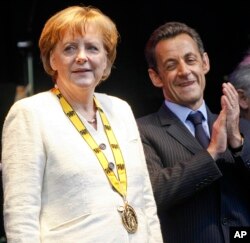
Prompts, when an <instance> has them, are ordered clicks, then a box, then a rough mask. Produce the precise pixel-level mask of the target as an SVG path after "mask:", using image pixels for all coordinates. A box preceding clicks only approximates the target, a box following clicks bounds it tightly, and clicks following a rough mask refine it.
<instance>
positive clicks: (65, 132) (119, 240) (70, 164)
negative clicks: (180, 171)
mask: <svg viewBox="0 0 250 243" xmlns="http://www.w3.org/2000/svg"><path fill="white" fill-rule="evenodd" d="M95 95H96V97H97V99H98V100H99V102H100V103H101V106H102V108H103V110H104V112H105V114H106V115H107V118H108V120H109V122H110V124H111V127H112V129H113V131H114V133H115V136H116V138H117V140H118V143H119V145H120V147H121V150H122V154H123V157H124V160H125V165H126V171H127V181H128V193H127V194H128V195H127V200H128V202H129V204H130V205H132V207H133V208H134V209H135V211H136V213H137V216H138V225H139V226H138V231H137V232H136V233H135V234H129V233H128V232H127V231H126V230H125V228H124V226H123V225H122V222H121V216H120V215H119V213H118V211H117V208H118V207H119V206H121V205H123V200H122V198H121V196H120V195H119V194H118V193H117V192H115V191H114V190H113V189H112V188H111V185H110V184H109V182H108V179H107V177H106V175H105V174H104V172H103V169H102V167H101V165H100V163H99V161H98V160H97V158H96V156H95V154H94V153H93V152H92V151H91V150H90V148H89V145H88V144H87V143H86V142H85V141H84V140H83V138H82V137H81V136H80V134H79V133H78V132H77V130H76V129H75V127H74V126H73V125H72V123H71V121H70V120H69V119H68V118H67V116H66V115H65V114H64V112H63V110H62V107H61V105H60V103H59V100H58V98H57V97H56V96H55V95H54V94H52V93H51V92H50V91H47V92H42V93H40V94H37V95H34V96H31V97H28V98H24V99H22V100H20V101H17V102H16V103H15V104H14V105H13V106H12V108H11V110H10V111H9V113H8V115H7V118H6V120H5V123H4V128H3V138H2V144H3V153H2V163H3V168H2V169H3V187H4V222H5V230H6V235H7V239H8V243H38V242H41V243H59V242H60V243H78V242H84V243H98V242H105V243H113V242H114V243H126V242H134V243H139V242H140V243H147V242H148V243H154V242H162V236H161V232H160V225H159V221H158V217H157V212H156V205H155V201H154V197H153V192H152V188H151V184H150V180H149V175H148V171H147V167H146V162H145V158H144V153H143V148H142V144H141V140H140V137H139V132H138V129H137V125H136V122H135V118H134V116H133V114H132V111H131V108H130V106H129V105H128V104H127V103H126V102H125V101H123V100H121V99H119V98H116V97H113V96H108V95H105V94H100V93H96V94H95ZM97 120H98V129H97V131H93V130H94V129H92V132H91V134H93V135H94V137H95V139H96V141H97V142H98V143H105V144H106V145H107V147H108V144H107V140H106V137H105V136H104V131H103V129H102V126H101V120H100V117H98V119H97ZM106 151H107V152H105V153H106V155H107V157H108V158H109V159H112V156H111V155H112V154H111V153H110V151H109V150H108V149H107V150H106Z"/></svg>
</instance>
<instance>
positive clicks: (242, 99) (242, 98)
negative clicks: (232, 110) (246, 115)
mask: <svg viewBox="0 0 250 243" xmlns="http://www.w3.org/2000/svg"><path fill="white" fill-rule="evenodd" d="M237 92H238V95H239V105H240V108H241V109H243V110H246V109H248V108H249V100H248V99H249V98H248V97H247V96H246V94H245V91H244V90H243V89H237Z"/></svg>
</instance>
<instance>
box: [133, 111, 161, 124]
mask: <svg viewBox="0 0 250 243" xmlns="http://www.w3.org/2000/svg"><path fill="white" fill-rule="evenodd" d="M157 119H158V115H157V112H154V113H150V114H148V115H145V116H142V117H139V118H137V119H136V121H137V123H138V125H142V126H143V125H144V124H148V123H154V122H155V121H156V120H157Z"/></svg>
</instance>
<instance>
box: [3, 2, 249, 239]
mask: <svg viewBox="0 0 250 243" xmlns="http://www.w3.org/2000/svg"><path fill="white" fill-rule="evenodd" d="M75 4H84V5H93V6H95V7H98V8H100V9H101V10H102V11H103V12H104V13H105V14H107V15H108V16H109V17H111V18H112V19H113V20H114V21H115V23H116V24H117V28H118V30H119V32H120V35H121V39H120V42H119V45H118V55H117V59H116V62H115V67H114V69H113V71H112V73H111V76H110V78H109V79H108V80H106V81H105V82H104V83H103V84H101V85H100V87H98V91H101V92H106V93H108V94H111V95H115V96H119V97H121V98H123V99H125V100H127V101H128V102H129V104H130V105H131V106H132V109H133V111H134V114H135V116H136V117H140V116H142V115H145V114H147V113H149V112H153V111H155V110H157V109H158V107H159V106H160V104H161V103H162V100H163V99H162V98H163V97H162V94H161V91H160V90H158V89H156V88H154V87H153V86H152V84H151V82H150V80H149V78H148V75H147V66H146V62H145V59H144V53H143V50H144V46H145V43H146V41H147V39H148V37H149V35H150V34H151V32H152V31H153V30H154V29H155V28H156V27H158V26H159V25H161V24H163V23H164V22H166V21H182V22H185V23H187V24H188V25H190V26H191V27H193V28H195V29H196V30H197V31H198V32H199V33H200V35H201V38H202V40H203V42H204V45H205V49H206V51H207V52H208V55H209V57H210V63H211V71H210V72H209V73H208V75H207V88H206V92H205V99H206V102H207V104H208V105H209V106H210V108H211V110H212V111H213V112H218V111H219V109H220V96H221V84H222V82H223V80H224V78H225V76H226V75H227V74H229V73H230V72H231V71H232V70H233V68H235V66H236V65H237V63H238V62H239V61H240V60H241V58H242V57H243V55H244V52H245V51H246V50H247V48H248V47H249V44H250V41H249V39H250V37H249V36H250V27H249V24H250V21H249V7H248V1H245V0H237V1H235V0H230V1H228V0H227V1H225V0H220V1H217V3H215V1H204V0H203V1H192V0H145V2H144V1H143V0H134V1H131V0H125V1H123V0H102V1H101V0H92V1H73V0H12V1H10V0H2V2H1V14H0V31H1V34H0V54H1V56H0V89H1V90H0V130H1V127H2V123H3V120H4V117H5V115H6V113H7V111H8V109H9V108H10V106H11V105H12V104H13V102H14V96H15V88H16V86H17V85H23V84H24V85H25V84H27V65H26V56H27V49H25V50H24V49H22V50H21V49H20V48H18V47H17V43H18V42H20V41H31V42H32V43H33V46H32V47H31V48H30V49H29V51H30V53H31V54H32V56H33V59H34V63H33V66H34V90H35V93H37V92H40V91H44V90H48V89H50V88H51V87H52V82H51V80H50V78H49V77H48V76H47V75H46V74H45V72H44V71H43V68H42V64H41V61H40V57H39V50H38V45H37V43H38V39H39V35H40V33H41V30H42V28H43V25H44V23H45V21H46V20H47V19H48V18H49V17H50V16H52V15H53V14H54V13H55V12H57V11H59V10H61V9H62V8H65V7H67V6H70V5H75ZM0 135H1V134H0ZM0 150H1V147H0ZM1 212H2V210H1ZM0 217H1V215H0ZM0 226H1V224H0ZM0 230H1V232H0V237H1V235H3V233H2V232H3V231H2V229H0ZM0 240H1V239H0Z"/></svg>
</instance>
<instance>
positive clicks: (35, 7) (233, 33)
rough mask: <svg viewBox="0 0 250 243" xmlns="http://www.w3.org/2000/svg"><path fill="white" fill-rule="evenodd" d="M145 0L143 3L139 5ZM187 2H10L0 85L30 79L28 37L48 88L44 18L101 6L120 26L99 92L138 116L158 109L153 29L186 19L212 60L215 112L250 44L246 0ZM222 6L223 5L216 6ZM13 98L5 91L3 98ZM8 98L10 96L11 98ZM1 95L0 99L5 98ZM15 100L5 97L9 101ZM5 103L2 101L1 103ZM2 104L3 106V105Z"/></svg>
mask: <svg viewBox="0 0 250 243" xmlns="http://www.w3.org/2000/svg"><path fill="white" fill-rule="evenodd" d="M139 2H141V3H139ZM217 2H218V3H214V1H187V0H182V1H181V0H175V1H174V0H171V1H170V0H154V1H152V0H147V2H145V3H143V1H142V0H140V1H137V0H134V1H130V0H127V1H122V0H116V1H115V0H112V1H111V0H102V1H101V0H92V1H73V0H14V1H6V3H5V5H4V7H2V11H1V12H2V14H1V16H0V27H1V32H2V33H1V36H2V37H1V39H0V44H1V45H0V46H1V54H2V55H1V58H0V68H1V70H0V71H1V72H0V74H1V76H0V83H2V84H3V83H4V84H6V83H8V85H7V86H8V87H7V88H8V89H9V90H10V93H11V92H13V87H14V86H15V85H16V84H22V83H25V82H27V80H26V77H25V75H26V74H25V72H26V69H25V68H26V66H25V65H26V62H25V60H26V59H25V54H26V52H24V51H21V50H20V49H18V48H17V42H18V41H24V40H30V41H32V43H33V47H32V49H31V51H32V54H33V57H34V82H35V83H34V88H35V92H39V91H43V90H46V89H49V88H50V87H51V85H52V82H51V81H50V78H49V77H48V76H47V75H46V74H45V73H44V71H43V68H42V65H41V62H40V58H39V50H38V47H37V46H38V45H37V43H38V38H39V35H40V33H41V30H42V27H43V25H44V23H45V21H46V20H47V19H48V18H49V17H50V16H51V15H53V14H54V13H55V12H56V11H58V10H60V9H62V8H64V7H67V6H70V5H74V4H84V5H93V6H95V7H98V8H100V9H101V10H102V11H103V12H104V13H105V14H107V15H108V16H109V17H111V18H112V19H113V20H114V21H115V22H116V24H117V28H118V30H119V32H120V35H121V39H120V43H119V45H118V54H117V59H116V62H115V67H114V69H113V71H112V73H111V76H110V78H109V79H108V80H106V81H105V83H103V84H101V85H100V87H99V88H98V91H102V92H107V93H109V94H111V95H116V96H119V97H121V98H123V99H125V100H127V101H128V102H129V103H130V105H131V106H132V108H133V110H134V113H135V116H136V117H139V116H142V115H144V114H147V113H149V112H152V111H154V110H157V109H158V107H159V105H160V104H161V102H162V94H161V91H160V90H158V89H156V88H154V87H153V86H152V84H151V82H150V80H149V78H148V75H147V66H146V62H145V59H144V53H143V50H144V46H145V43H146V41H147V39H148V37H149V35H150V34H151V32H152V31H153V30H154V29H155V28H156V27H158V26H159V25H161V24H163V23H164V22H166V21H183V22H185V23H187V24H188V25H190V26H192V27H193V28H195V29H196V30H197V31H198V32H199V33H200V35H201V37H202V39H203V42H204V45H205V49H206V51H207V52H208V55H209V57H210V62H211V71H210V72H209V74H208V75H207V89H206V92H205V98H206V101H207V103H208V105H209V106H210V108H211V110H212V111H214V112H218V110H219V109H220V106H219V104H220V95H221V83H222V81H223V79H224V76H225V75H227V74H229V73H230V72H231V71H232V70H233V68H234V67H235V66H236V64H237V63H238V62H239V61H240V59H241V58H242V56H243V54H244V52H245V51H246V49H247V48H248V46H249V35H250V27H249V24H250V21H249V8H248V6H247V5H248V1H245V0H238V1H234V0H231V1H217ZM218 4H219V5H220V6H218ZM3 95H4V96H5V97H6V96H7V98H9V99H10V96H11V94H9V92H8V91H7V90H4V91H2V92H1V96H3ZM7 98H6V99H7ZM1 100H2V99H0V102H1ZM11 102H12V100H11V99H10V100H8V101H6V103H8V105H9V103H11ZM1 103H2V102H1ZM1 105H2V104H1ZM3 105H4V104H3Z"/></svg>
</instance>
